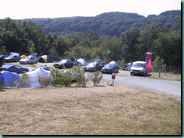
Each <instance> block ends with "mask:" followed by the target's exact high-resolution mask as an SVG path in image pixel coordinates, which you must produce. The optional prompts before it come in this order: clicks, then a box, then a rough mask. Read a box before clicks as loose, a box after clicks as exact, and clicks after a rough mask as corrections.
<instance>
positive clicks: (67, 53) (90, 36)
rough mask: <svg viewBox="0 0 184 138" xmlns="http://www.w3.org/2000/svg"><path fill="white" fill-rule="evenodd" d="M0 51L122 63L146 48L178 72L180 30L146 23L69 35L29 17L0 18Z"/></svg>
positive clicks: (141, 56)
mask: <svg viewBox="0 0 184 138" xmlns="http://www.w3.org/2000/svg"><path fill="white" fill-rule="evenodd" d="M0 47H1V48H0V52H1V53H6V52H12V51H14V52H19V53H20V54H29V53H32V52H37V53H39V54H40V55H43V54H47V55H55V56H58V57H61V58H64V57H65V58H66V57H75V58H80V57H82V58H86V59H94V58H100V59H104V60H116V61H118V62H119V63H121V64H122V65H123V64H124V63H128V62H133V61H136V60H144V58H145V52H147V51H150V52H152V53H153V60H155V61H157V60H158V59H160V60H162V61H163V64H165V65H166V67H167V68H166V69H167V71H177V72H180V71H181V70H180V68H181V52H180V51H181V30H180V29H179V30H176V29H175V30H174V29H169V28H162V27H160V26H159V25H145V26H144V28H143V29H141V30H140V29H137V28H136V27H132V28H130V29H129V30H128V31H126V32H122V33H121V34H120V35H119V36H99V35H97V34H96V33H94V32H87V33H81V32H76V33H71V34H68V35H56V34H46V33H44V32H43V31H42V28H41V27H40V26H37V25H35V24H34V23H32V22H31V21H15V20H11V19H10V18H7V19H4V20H0Z"/></svg>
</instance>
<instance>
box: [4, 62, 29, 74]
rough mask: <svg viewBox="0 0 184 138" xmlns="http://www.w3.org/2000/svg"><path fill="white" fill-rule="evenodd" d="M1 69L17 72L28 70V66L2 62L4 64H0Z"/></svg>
mask: <svg viewBox="0 0 184 138" xmlns="http://www.w3.org/2000/svg"><path fill="white" fill-rule="evenodd" d="M1 70H3V71H10V72H15V73H18V74H20V73H25V72H28V71H29V69H28V68H25V67H22V66H19V65H14V64H4V65H2V67H1Z"/></svg>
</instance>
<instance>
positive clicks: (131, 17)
mask: <svg viewBox="0 0 184 138" xmlns="http://www.w3.org/2000/svg"><path fill="white" fill-rule="evenodd" d="M30 20H31V21H32V22H33V23H35V24H37V25H40V26H42V29H43V31H44V32H46V33H55V34H68V33H73V32H93V33H96V34H98V35H110V36H114V35H116V36H118V35H120V34H121V33H123V32H126V31H128V30H129V29H131V28H133V27H135V28H138V29H142V28H144V26H145V25H152V26H155V25H157V26H160V27H164V28H169V29H176V30H178V29H181V11H180V10H173V11H166V12H163V13H161V14H160V15H149V16H148V17H144V16H142V15H139V14H136V13H125V12H108V13H102V14H100V15H97V16H93V17H81V16H77V17H63V18H53V19H50V18H43V19H42V18H40V19H30Z"/></svg>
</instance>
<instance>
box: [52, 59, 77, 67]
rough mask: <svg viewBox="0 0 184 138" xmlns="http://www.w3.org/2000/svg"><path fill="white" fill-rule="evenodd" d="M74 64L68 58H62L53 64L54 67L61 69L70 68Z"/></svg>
mask: <svg viewBox="0 0 184 138" xmlns="http://www.w3.org/2000/svg"><path fill="white" fill-rule="evenodd" d="M73 65H74V62H73V61H72V60H70V59H63V60H61V61H59V62H57V63H55V64H54V67H55V68H59V69H63V68H72V67H73Z"/></svg>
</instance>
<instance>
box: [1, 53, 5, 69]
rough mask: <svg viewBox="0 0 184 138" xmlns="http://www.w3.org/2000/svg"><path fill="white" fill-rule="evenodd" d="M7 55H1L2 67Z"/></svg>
mask: <svg viewBox="0 0 184 138" xmlns="http://www.w3.org/2000/svg"><path fill="white" fill-rule="evenodd" d="M5 57H6V56H5V55H3V54H1V55H0V67H1V66H2V65H3V63H4V58H5Z"/></svg>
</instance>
